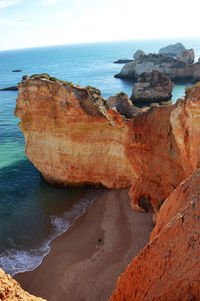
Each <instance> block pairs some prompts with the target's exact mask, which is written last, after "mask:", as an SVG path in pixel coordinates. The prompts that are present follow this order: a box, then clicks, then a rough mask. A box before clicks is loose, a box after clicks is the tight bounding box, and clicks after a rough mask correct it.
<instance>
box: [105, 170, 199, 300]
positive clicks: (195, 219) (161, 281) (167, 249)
mask: <svg viewBox="0 0 200 301" xmlns="http://www.w3.org/2000/svg"><path fill="white" fill-rule="evenodd" d="M199 182H200V170H198V171H196V172H194V173H193V174H192V176H191V177H190V178H189V179H187V180H186V181H185V182H183V183H182V184H181V186H179V187H178V188H177V189H176V190H175V191H174V192H173V194H172V195H171V196H169V198H167V199H166V201H165V203H164V204H163V206H162V207H161V212H160V214H161V215H160V216H161V217H160V218H161V220H162V218H164V219H165V220H164V223H163V226H162V227H161V229H159V231H157V235H156V236H155V235H153V237H152V238H154V239H153V240H151V242H150V243H149V244H148V245H147V246H146V247H145V248H144V249H143V250H142V251H141V252H140V253H139V254H138V255H137V256H136V257H135V258H134V259H133V261H132V263H131V264H130V265H129V266H127V268H126V270H125V272H124V273H123V274H122V275H121V276H120V277H119V278H118V281H117V288H116V290H115V291H114V293H113V295H112V296H111V298H110V301H122V300H126V301H133V300H134V301H137V300H138V301H140V300H185V301H186V300H199V299H200V286H199V283H200V273H199V270H200V261H199V258H200V248H199V245H200V223H199V216H200V188H199V185H198V183H199ZM166 217H167V220H166ZM159 223H160V220H159V217H158V224H159ZM157 230H158V229H157ZM154 233H155V232H154Z"/></svg>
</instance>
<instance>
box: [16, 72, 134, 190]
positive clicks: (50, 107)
mask: <svg viewBox="0 0 200 301" xmlns="http://www.w3.org/2000/svg"><path fill="white" fill-rule="evenodd" d="M15 114H16V116H17V117H19V118H20V119H21V123H20V129H21V130H22V132H23V134H24V136H25V142H26V154H27V157H28V158H29V159H30V160H31V162H33V164H34V165H35V167H36V168H37V169H39V171H40V172H41V173H42V174H43V176H44V178H45V180H46V181H47V182H48V183H51V184H54V185H61V186H75V185H78V186H80V185H87V184H92V185H99V184H102V185H104V186H106V187H109V188H124V187H128V186H130V185H131V178H132V176H131V167H130V164H129V160H128V158H127V156H126V145H127V143H128V140H129V135H128V132H129V130H128V128H127V127H125V119H124V118H123V116H121V115H120V114H119V113H117V112H116V111H113V110H112V109H109V106H108V105H107V103H106V101H105V100H104V99H103V98H102V97H101V95H100V91H99V90H97V89H94V88H91V87H87V88H84V89H82V88H80V87H75V86H73V85H71V84H70V83H69V84H68V83H63V82H61V81H59V82H56V81H55V80H54V81H52V79H50V78H48V77H43V76H35V77H33V78H30V79H27V80H25V81H22V83H21V84H20V85H19V95H18V99H17V106H16V110H15Z"/></svg>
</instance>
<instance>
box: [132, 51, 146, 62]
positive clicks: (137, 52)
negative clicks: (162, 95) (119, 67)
mask: <svg viewBox="0 0 200 301" xmlns="http://www.w3.org/2000/svg"><path fill="white" fill-rule="evenodd" d="M142 55H145V53H144V51H143V50H137V51H136V52H135V53H134V55H133V58H134V60H136V61H137V60H138V59H139V58H140V56H142Z"/></svg>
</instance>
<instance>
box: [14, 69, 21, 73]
mask: <svg viewBox="0 0 200 301" xmlns="http://www.w3.org/2000/svg"><path fill="white" fill-rule="evenodd" d="M21 71H22V70H21V69H15V70H12V72H21Z"/></svg>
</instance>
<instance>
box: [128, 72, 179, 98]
mask: <svg viewBox="0 0 200 301" xmlns="http://www.w3.org/2000/svg"><path fill="white" fill-rule="evenodd" d="M172 89H173V83H172V81H171V80H170V78H169V77H168V76H167V75H165V74H163V73H162V72H159V71H152V72H144V73H142V74H141V75H140V77H139V78H138V80H137V82H136V83H135V85H134V88H133V92H132V95H131V99H132V101H133V102H135V103H137V102H142V101H143V102H159V101H167V100H169V99H171V97H172Z"/></svg>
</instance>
